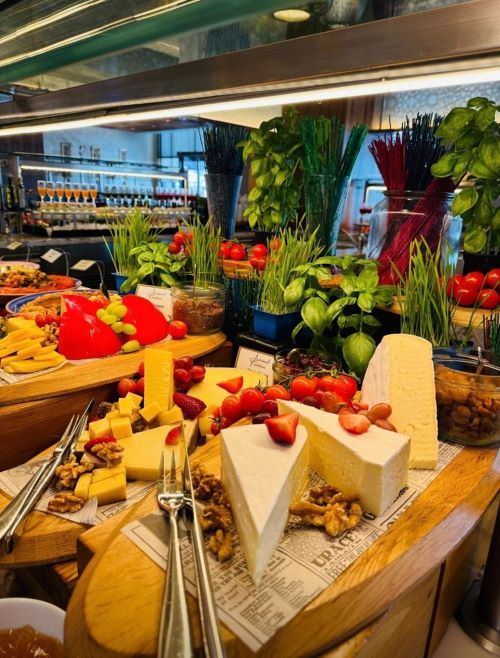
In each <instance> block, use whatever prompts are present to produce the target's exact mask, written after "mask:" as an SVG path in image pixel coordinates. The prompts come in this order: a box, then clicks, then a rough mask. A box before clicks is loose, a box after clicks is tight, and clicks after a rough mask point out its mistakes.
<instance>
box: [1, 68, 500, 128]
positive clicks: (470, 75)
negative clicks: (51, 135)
mask: <svg viewBox="0 0 500 658" xmlns="http://www.w3.org/2000/svg"><path fill="white" fill-rule="evenodd" d="M499 80H500V67H499V66H496V67H491V68H486V69H479V70H474V69H471V70H467V71H453V72H446V73H434V74H428V75H420V76H411V77H403V78H394V79H392V78H391V79H388V78H381V79H380V80H375V81H373V82H363V83H359V84H350V85H349V84H342V85H337V86H332V87H328V88H325V89H311V90H300V91H291V92H282V93H275V94H272V93H271V94H269V95H267V96H258V97H250V98H241V99H237V100H227V101H214V102H208V103H203V102H201V103H199V104H195V105H184V106H180V107H175V108H164V109H155V110H145V111H139V112H124V113H117V114H112V115H103V116H97V117H89V118H86V119H65V120H62V121H61V120H60V121H56V122H54V123H36V124H35V123H33V124H30V125H17V126H11V127H5V128H0V136H2V137H3V136H9V135H28V134H32V133H39V132H40V133H44V132H52V131H55V130H65V129H69V128H88V127H90V126H109V125H113V124H114V123H123V122H126V123H131V122H136V121H152V120H157V119H172V118H178V117H181V116H185V115H190V116H193V115H194V116H197V115H198V114H201V113H206V112H229V111H231V110H238V109H252V108H258V107H266V106H268V105H285V104H291V103H293V104H300V103H311V102H319V101H326V100H334V99H338V98H355V97H359V96H372V95H377V94H390V93H395V92H402V91H416V90H419V89H436V88H439V87H451V86H456V85H457V86H459V85H467V84H481V83H486V82H497V81H499Z"/></svg>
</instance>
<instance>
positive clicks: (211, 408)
mask: <svg viewBox="0 0 500 658" xmlns="http://www.w3.org/2000/svg"><path fill="white" fill-rule="evenodd" d="M217 409H218V407H217V405H216V404H207V406H206V407H205V409H203V411H202V412H201V414H200V415H199V416H198V418H204V417H205V416H212V417H213V415H214V413H215V412H216V411H217Z"/></svg>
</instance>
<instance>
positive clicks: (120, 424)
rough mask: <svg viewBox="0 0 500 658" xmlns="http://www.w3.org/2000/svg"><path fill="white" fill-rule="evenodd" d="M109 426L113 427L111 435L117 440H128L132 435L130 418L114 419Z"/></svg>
mask: <svg viewBox="0 0 500 658" xmlns="http://www.w3.org/2000/svg"><path fill="white" fill-rule="evenodd" d="M105 420H106V419H105ZM109 424H110V426H111V433H112V435H113V436H114V438H115V439H126V438H127V436H131V434H132V425H131V424H130V418H127V417H126V416H125V417H123V418H112V419H111V420H110V421H109Z"/></svg>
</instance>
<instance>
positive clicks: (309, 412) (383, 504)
mask: <svg viewBox="0 0 500 658" xmlns="http://www.w3.org/2000/svg"><path fill="white" fill-rule="evenodd" d="M278 404H279V407H280V413H283V412H290V411H296V412H297V413H298V414H299V416H300V423H301V424H302V425H304V427H305V428H306V430H307V434H308V439H309V465H310V467H311V468H313V469H314V470H315V471H317V472H318V473H319V474H320V475H321V476H322V477H323V478H324V479H325V480H326V481H327V482H328V484H331V485H333V486H334V487H337V488H338V489H340V491H342V493H344V494H347V495H357V496H359V500H360V502H361V506H362V507H363V509H364V510H366V511H367V512H372V513H373V514H375V515H377V516H380V515H381V514H383V513H384V512H385V510H386V509H387V508H388V507H389V505H391V504H392V503H393V502H394V501H395V500H396V498H397V497H398V494H399V492H400V491H401V489H402V488H403V487H404V486H405V485H406V484H407V480H408V461H409V456H410V441H409V438H408V437H407V436H403V435H402V434H397V433H396V432H389V431H387V430H383V429H381V428H380V427H376V426H375V425H372V426H371V427H370V429H369V430H368V431H367V432H365V433H364V434H359V435H357V434H351V433H350V432H347V431H346V430H345V429H344V428H343V427H342V426H341V425H340V423H339V418H338V416H337V415H336V414H332V413H329V412H328V411H322V410H321V409H315V408H314V407H309V406H307V405H305V404H301V403H300V402H285V401H284V400H280V401H279V403H278Z"/></svg>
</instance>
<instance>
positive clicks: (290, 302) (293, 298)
mask: <svg viewBox="0 0 500 658" xmlns="http://www.w3.org/2000/svg"><path fill="white" fill-rule="evenodd" d="M305 283H306V280H305V278H304V277H298V278H297V279H294V280H293V281H292V282H291V283H289V284H288V285H287V287H286V288H285V292H284V293H283V299H284V301H285V305H286V306H295V305H296V304H298V303H299V302H300V300H301V298H302V294H303V293H304V286H305Z"/></svg>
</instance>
